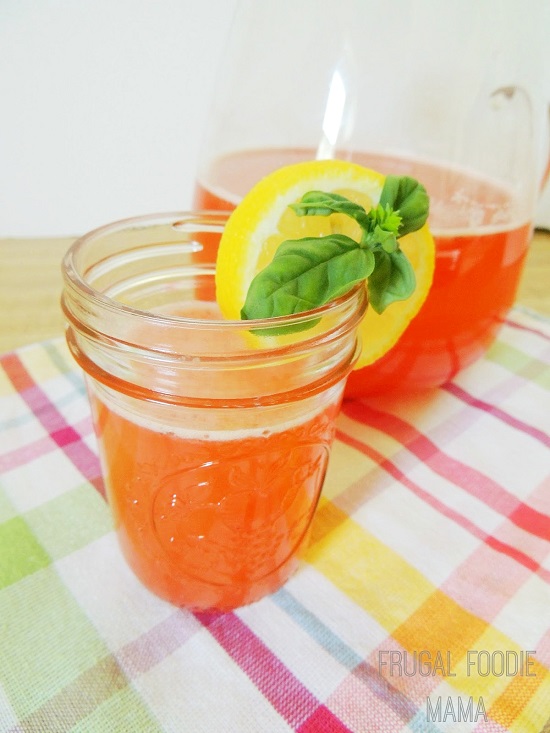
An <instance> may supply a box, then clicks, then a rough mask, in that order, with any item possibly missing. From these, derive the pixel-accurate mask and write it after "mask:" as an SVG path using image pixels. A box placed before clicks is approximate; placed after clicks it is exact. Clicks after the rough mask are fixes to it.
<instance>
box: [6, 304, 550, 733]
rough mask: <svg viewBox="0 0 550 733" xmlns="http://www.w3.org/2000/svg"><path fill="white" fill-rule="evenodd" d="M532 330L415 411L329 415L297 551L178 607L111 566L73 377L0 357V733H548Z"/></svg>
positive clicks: (415, 404) (538, 378)
mask: <svg viewBox="0 0 550 733" xmlns="http://www.w3.org/2000/svg"><path fill="white" fill-rule="evenodd" d="M549 362H550V323H549V322H548V321H546V320H544V319H543V318H542V317H538V316H536V314H533V313H529V312H526V311H523V310H520V309H517V308H516V309H515V310H513V311H512V312H511V314H510V317H509V319H508V320H507V322H506V323H505V324H504V325H503V328H502V329H501V332H500V335H499V338H498V340H497V342H496V343H495V344H494V345H493V347H492V348H491V349H490V351H489V352H488V354H487V355H486V357H485V358H484V359H482V360H481V361H480V362H478V363H477V364H475V365H474V366H473V367H471V368H469V369H467V370H465V371H464V372H463V373H461V374H460V375H459V376H458V377H457V378H456V379H454V380H453V381H452V382H450V383H449V384H446V385H445V386H444V387H443V388H441V389H439V390H437V391H435V392H434V393H431V394H430V395H429V396H427V395H424V396H423V397H414V398H410V399H407V400H405V401H403V400H401V401H399V400H397V399H396V398H389V397H387V398H377V399H369V400H368V401H367V400H365V401H352V402H348V403H346V404H345V405H344V407H343V411H342V413H341V415H340V417H339V420H338V433H337V441H336V444H335V446H334V450H333V454H332V458H331V464H330V470H329V474H328V477H327V481H326V485H325V490H324V493H323V499H322V502H321V504H320V507H319V510H318V513H317V515H316V519H315V524H314V533H313V538H312V542H311V548H310V550H309V553H308V555H307V557H306V561H305V562H304V564H303V566H302V567H301V569H300V570H299V571H298V573H297V574H296V575H295V576H294V577H293V578H292V579H291V580H290V581H289V582H288V583H287V584H286V585H285V586H284V588H282V589H281V590H280V591H278V592H277V593H275V594H274V595H272V596H270V597H268V598H265V599H264V600H262V601H260V602H259V603H256V604H254V605H252V606H249V607H245V608H242V609H239V610H238V611H235V612H233V613H227V614H223V615H222V614H208V613H197V614H193V613H190V612H187V611H183V610H181V609H178V608H175V607H174V606H171V605H169V604H167V603H165V602H163V601H161V600H159V599H157V598H156V597H154V596H153V595H152V594H150V593H149V592H148V591H147V590H145V589H144V588H143V587H142V586H141V585H140V583H139V582H138V581H137V580H136V579H135V577H134V576H133V575H132V573H131V572H130V570H129V569H128V568H127V566H126V564H125V562H124V561H123V559H122V558H121V555H120V553H119V549H118V546H117V542H116V538H115V535H114V533H113V531H112V526H111V520H110V514H109V510H108V507H107V505H106V503H105V500H104V494H103V487H102V483H101V479H100V471H99V464H98V460H97V454H96V444H95V439H94V436H93V433H92V426H91V422H90V414H89V409H88V403H87V399H86V395H85V391H84V386H83V381H82V377H81V375H80V373H79V371H78V369H77V368H76V367H75V365H74V363H73V361H72V359H71V358H70V356H69V354H68V353H67V351H66V348H65V345H64V342H63V341H62V340H61V339H59V340H55V341H49V342H46V343H41V344H37V345H33V346H30V347H26V348H23V349H20V350H19V351H16V352H13V353H9V354H6V355H4V356H3V357H0V733H7V732H8V731H9V732H10V733H15V732H17V733H30V732H33V733H34V732H38V731H41V732H42V731H45V732H47V733H58V732H59V733H62V732H63V731H75V732H79V733H81V732H83V731H98V732H105V733H107V732H108V733H113V731H131V732H132V733H140V732H142V731H143V732H146V733H156V732H157V731H173V732H174V733H181V732H182V731H190V732H192V733H200V732H201V731H204V732H208V733H217V732H218V731H220V732H221V733H226V732H229V733H232V732H235V733H248V732H255V731H267V732H269V733H278V732H279V731H281V732H282V731H300V733H313V732H316V731H334V732H340V731H357V732H360V733H371V732H372V731H383V732H384V733H385V732H391V731H408V732H410V733H421V732H422V733H423V732H426V733H434V732H435V731H461V732H462V731H479V732H480V733H493V732H494V733H497V732H498V733H501V732H503V731H517V732H518V733H530V732H532V733H540V732H541V731H544V732H545V733H548V732H549V731H550V673H549V669H550V553H549V550H550V471H549V468H550V460H549V456H550V452H549V450H548V449H549V445H550V438H549V430H548V428H549V423H550V394H549V390H550V369H549Z"/></svg>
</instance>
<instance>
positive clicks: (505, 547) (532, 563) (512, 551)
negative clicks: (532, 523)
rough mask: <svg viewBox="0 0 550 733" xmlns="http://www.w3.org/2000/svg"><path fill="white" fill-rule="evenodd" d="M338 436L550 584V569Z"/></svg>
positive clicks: (377, 457)
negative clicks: (487, 531) (488, 532)
mask: <svg viewBox="0 0 550 733" xmlns="http://www.w3.org/2000/svg"><path fill="white" fill-rule="evenodd" d="M336 436H337V438H338V440H340V441H341V442H342V443H345V444H346V445H349V446H352V447H353V448H355V449H356V450H359V451H361V452H362V453H364V454H365V455H366V456H368V457H369V458H370V459H371V460H373V461H375V462H376V463H377V464H378V465H379V466H380V468H382V469H383V470H384V471H386V472H387V473H388V474H389V475H390V476H392V477H393V478H394V479H396V480H397V481H400V482H401V483H402V484H403V486H406V487H407V488H408V489H409V490H411V491H412V492H413V493H414V494H415V495H416V496H418V497H419V498H420V499H422V500H423V501H424V502H426V504H429V505H430V506H431V507H433V508H434V509H436V510H437V511H438V512H440V513H441V514H442V515H443V516H445V517H447V518H448V519H451V520H452V521H453V522H455V523H456V524H458V525H459V526H461V527H463V528H464V529H466V530H468V532H470V533H471V534H472V535H473V536H474V537H477V538H478V539H480V540H481V541H483V542H485V543H487V544H488V545H489V546H491V547H493V548H494V549H496V550H498V551H499V552H502V553H504V554H506V555H508V556H509V557H511V558H512V559H513V560H515V561H516V562H518V563H520V564H521V565H523V566H524V567H526V568H528V569H529V570H532V571H533V572H536V573H537V574H538V575H539V576H540V577H541V578H542V579H543V580H545V581H546V582H548V583H550V571H549V570H546V568H543V567H542V566H541V565H540V563H538V562H537V561H536V560H533V559H532V558H531V557H529V556H528V555H526V554H525V553H524V552H521V551H520V550H517V549H516V548H514V547H512V546H511V545H509V544H507V543H505V542H503V541H501V540H498V539H497V538H496V537H492V536H491V535H489V534H487V533H486V532H484V531H483V530H482V529H480V528H479V527H478V526H477V525H476V524H474V522H472V521H471V520H469V519H468V518H467V517H465V516H464V515H463V514H460V512H457V511H456V510H455V509H451V508H450V507H448V506H446V505H445V504H444V503H443V502H441V501H439V500H438V499H436V498H435V497H433V496H432V495H431V494H429V493H428V492H427V491H425V490H424V489H422V487H421V486H419V485H418V484H416V483H415V482H414V481H411V480H410V479H409V478H408V477H407V476H406V475H405V473H403V471H401V470H400V469H399V468H398V467H397V466H396V465H395V464H394V463H392V462H391V461H390V460H388V459H387V458H385V456H383V455H382V454H381V453H379V452H378V451H376V450H375V449H374V448H372V447H371V446H369V445H367V444H366V443H364V442H362V441H360V440H357V439H355V438H353V437H352V436H350V435H347V434H346V433H343V432H342V431H337V433H336Z"/></svg>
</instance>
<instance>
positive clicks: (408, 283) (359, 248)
mask: <svg viewBox="0 0 550 733" xmlns="http://www.w3.org/2000/svg"><path fill="white" fill-rule="evenodd" d="M291 208H292V209H293V210H294V211H295V212H296V214H298V216H330V215H331V214H335V213H339V214H346V215H347V216H350V217H351V218H353V219H355V221H356V222H357V223H358V224H359V226H360V229H361V237H360V240H359V241H355V240H354V239H352V238H351V237H348V236H346V235H344V234H329V235H327V236H324V237H306V238H304V239H295V240H287V241H285V242H283V243H282V244H281V245H279V247H278V249H277V251H276V253H275V256H274V258H273V260H272V261H271V263H270V264H269V265H267V267H265V268H264V269H263V270H262V271H261V272H259V273H258V274H257V275H256V277H255V278H254V279H253V280H252V282H251V284H250V287H249V289H248V293H247V296H246V301H245V303H244V306H243V308H242V310H241V318H242V319H244V320H250V319H255V318H272V317H275V316H286V315H292V314H295V313H301V312H303V311H307V310H311V309H313V308H318V307H319V306H321V305H324V304H325V303H328V302H330V301H331V300H334V299H335V298H338V297H339V296H341V295H344V294H345V293H347V292H348V291H349V290H350V289H351V288H352V287H353V286H354V285H355V284H357V283H359V282H361V281H362V280H366V281H367V292H368V299H369V304H370V306H371V307H372V308H374V310H375V311H376V312H377V313H382V312H383V311H384V310H385V309H386V308H387V307H388V306H389V305H390V304H391V303H393V302H395V301H396V300H404V299H406V298H408V297H409V296H410V295H411V294H412V293H413V291H414V288H415V276H414V271H413V269H412V266H411V264H410V262H409V260H408V258H407V257H406V255H405V254H404V252H403V251H402V250H401V249H400V247H399V239H400V238H401V237H403V236H405V235H406V234H410V233H411V232H414V231H416V230H417V229H420V227H422V226H423V225H424V223H425V222H426V219H427V218H428V211H429V199H428V195H427V193H426V189H425V188H424V186H422V184H420V183H419V182H418V181H416V180H415V179H414V178H410V177H408V176H388V177H387V178H386V180H385V183H384V187H383V189H382V193H381V195H380V201H379V203H378V204H377V206H375V207H373V208H372V209H370V210H369V211H366V210H365V208H364V207H363V206H360V205H359V204H356V203H354V202H353V201H350V200H349V199H347V198H346V197H345V196H340V195H339V194H335V193H325V192H323V191H310V192H309V193H306V194H305V195H304V196H303V197H302V199H301V201H299V202H298V203H297V204H292V205H291ZM313 323H314V322H313V321H309V322H307V323H306V324H305V325H303V326H301V327H302V328H308V327H310V326H311V325H313Z"/></svg>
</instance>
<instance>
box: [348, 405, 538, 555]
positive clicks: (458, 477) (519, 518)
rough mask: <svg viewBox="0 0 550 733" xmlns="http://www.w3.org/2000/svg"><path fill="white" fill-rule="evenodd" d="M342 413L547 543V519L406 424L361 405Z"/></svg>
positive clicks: (351, 406)
mask: <svg viewBox="0 0 550 733" xmlns="http://www.w3.org/2000/svg"><path fill="white" fill-rule="evenodd" d="M343 411H344V413H345V414H346V415H347V416H348V417H351V418H353V419H354V420H356V421H358V422H360V423H362V424H363V425H374V426H376V427H377V428H378V429H379V430H383V431H384V432H385V433H386V434H387V435H390V436H391V437H392V438H394V439H395V440H397V441H399V442H400V443H401V444H402V445H403V446H405V447H406V448H407V450H409V451H410V452H411V453H413V454H414V455H415V456H416V457H417V458H419V459H420V460H421V461H422V462H423V463H425V464H426V465H427V466H429V467H430V468H431V469H432V470H433V471H435V472H436V473H437V474H439V475H440V476H442V477H444V478H446V479H447V480H448V481H450V482H452V483H454V484H455V485H456V486H459V487H460V488H461V489H463V490H464V491H467V492H468V493H469V494H471V495H472V496H475V497H476V498H477V499H480V500H481V501H483V502H484V503H485V504H487V506H489V507H491V508H492V509H494V510H495V511H497V512H499V513H500V514H503V515H505V516H507V517H508V518H509V519H510V520H511V521H512V522H514V524H517V526H518V527H521V528H522V529H523V530H525V531H526V532H530V533H531V534H534V535H536V536H538V537H540V538H542V539H544V540H546V541H550V517H548V516H546V515H544V514H542V513H541V512H538V511H537V510H536V509H533V508H532V507H530V506H528V505H527V504H524V503H523V502H521V501H520V500H519V499H518V498H517V497H515V496H514V495H513V494H511V493H510V492H509V491H507V490H506V489H505V488H504V487H502V486H500V484H498V483H497V482H496V481H494V480H493V479H491V478H490V477H489V476H486V475H484V474H483V473H481V472H480V471H478V470H476V469H475V468H473V467H472V466H468V465H466V464H465V463H463V462H461V461H459V460H457V459H455V458H452V457H451V456H449V455H447V454H446V453H444V452H443V451H442V450H440V449H439V448H438V447H437V445H436V444H435V443H434V442H433V441H432V440H430V438H428V437H427V436H426V435H424V434H423V433H421V432H420V431H419V430H418V429H417V428H415V427H414V426H413V425H411V424H410V423H408V422H406V421H405V420H403V419H402V418H399V417H397V416H396V415H391V414H390V413H387V412H383V411H382V410H376V409H374V408H373V407H370V406H369V405H367V404H365V403H363V402H346V403H345V404H344V407H343Z"/></svg>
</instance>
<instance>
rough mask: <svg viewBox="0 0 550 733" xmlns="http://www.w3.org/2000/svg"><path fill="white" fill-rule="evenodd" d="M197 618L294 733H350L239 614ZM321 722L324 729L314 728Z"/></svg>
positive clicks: (198, 614)
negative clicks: (325, 731) (316, 731)
mask: <svg viewBox="0 0 550 733" xmlns="http://www.w3.org/2000/svg"><path fill="white" fill-rule="evenodd" d="M196 618H197V619H199V621H200V622H201V623H202V624H203V625H204V626H205V627H206V628H207V629H208V630H209V632H210V633H211V634H212V636H213V637H214V638H215V639H216V641H217V642H218V643H219V644H220V645H221V646H222V647H223V648H224V649H225V651H226V652H227V653H228V654H229V655H230V656H231V657H232V658H233V659H234V660H235V662H237V664H238V665H239V667H241V669H242V670H243V671H244V672H246V674H247V675H248V676H249V677H250V679H251V680H252V681H253V682H254V684H255V685H256V687H257V688H258V689H259V690H260V692H261V693H262V694H263V695H264V697H265V698H266V699H267V700H269V702H270V703H271V704H272V705H273V707H274V708H275V710H277V712H278V713H279V715H281V716H282V717H283V718H284V719H285V720H286V721H287V723H288V724H289V725H290V726H292V728H293V729H294V730H299V731H302V732H303V733H310V732H311V733H312V732H313V731H315V730H327V731H334V733H340V732H341V733H345V732H347V733H350V731H349V728H347V727H346V726H345V725H344V724H343V723H342V722H341V721H339V720H338V718H337V717H336V716H335V715H334V714H333V713H331V711H330V710H328V709H327V708H324V706H323V704H322V703H321V702H320V701H319V700H317V698H316V697H315V696H314V695H313V694H312V693H311V692H310V691H309V690H308V689H307V688H306V687H304V685H303V684H302V683H301V682H300V681H299V680H298V678H297V677H296V676H295V675H294V674H292V672H291V671H290V670H289V669H288V668H287V667H286V666H285V665H284V664H283V663H282V662H281V661H280V660H279V659H278V658H277V657H276V656H275V655H274V654H273V653H272V652H271V651H270V650H269V649H268V648H267V646H266V645H265V644H264V643H263V642H262V641H260V639H258V637H257V636H256V635H255V634H254V633H253V632H252V631H251V630H250V629H249V628H248V626H246V624H244V623H243V622H242V621H241V620H240V619H239V617H238V616H237V615H236V614H234V613H228V614H208V613H197V614H196ZM320 720H322V721H323V725H324V726H325V727H324V728H321V729H320V728H316V727H315V725H316V722H315V721H317V723H318V722H319V721H320ZM312 726H313V727H312Z"/></svg>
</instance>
